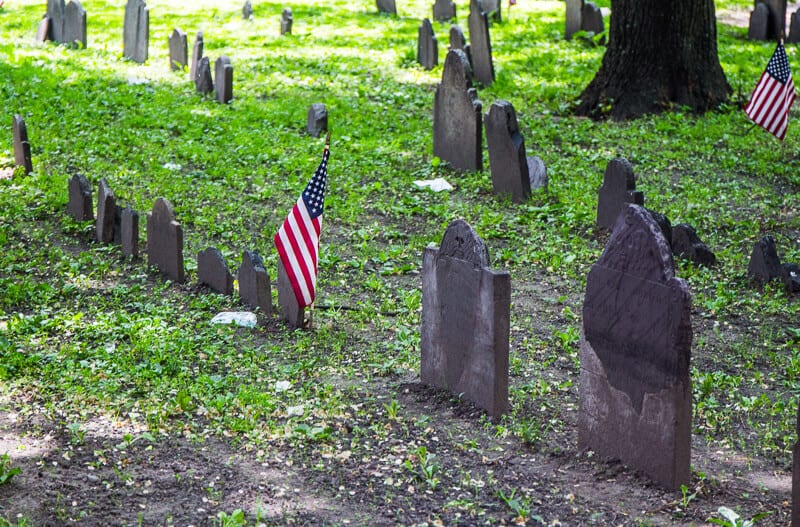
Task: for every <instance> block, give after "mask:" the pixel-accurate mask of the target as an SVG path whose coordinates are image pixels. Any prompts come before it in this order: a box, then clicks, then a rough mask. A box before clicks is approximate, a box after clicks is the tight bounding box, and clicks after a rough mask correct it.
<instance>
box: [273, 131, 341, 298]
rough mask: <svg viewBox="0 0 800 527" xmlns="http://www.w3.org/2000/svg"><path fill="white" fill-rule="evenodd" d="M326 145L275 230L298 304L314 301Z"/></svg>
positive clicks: (276, 242)
mask: <svg viewBox="0 0 800 527" xmlns="http://www.w3.org/2000/svg"><path fill="white" fill-rule="evenodd" d="M328 149H329V147H328V144H326V145H325V152H324V153H323V154H322V161H321V162H320V164H319V166H318V167H317V171H316V172H314V177H312V178H311V181H309V182H308V185H306V189H305V190H304V191H303V193H302V194H301V195H300V197H299V198H298V199H297V203H296V204H295V206H294V207H293V208H292V210H291V212H289V216H288V217H287V218H286V220H285V221H284V222H283V225H281V228H280V229H278V233H277V234H275V247H276V248H277V249H278V256H280V259H281V262H282V263H283V267H284V269H285V270H286V275H287V276H288V277H289V282H290V283H291V284H292V289H293V290H294V295H295V297H296V298H297V303H298V304H299V305H300V307H306V306H310V305H311V304H312V303H313V302H314V294H315V289H316V285H317V260H318V256H319V235H320V231H321V229H322V210H323V208H324V206H325V183H326V179H327V177H328V156H329V155H330V153H329V150H328Z"/></svg>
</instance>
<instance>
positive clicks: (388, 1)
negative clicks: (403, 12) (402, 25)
mask: <svg viewBox="0 0 800 527" xmlns="http://www.w3.org/2000/svg"><path fill="white" fill-rule="evenodd" d="M375 4H376V5H377V7H378V12H379V13H387V14H390V15H396V14H397V5H395V1H394V0H375Z"/></svg>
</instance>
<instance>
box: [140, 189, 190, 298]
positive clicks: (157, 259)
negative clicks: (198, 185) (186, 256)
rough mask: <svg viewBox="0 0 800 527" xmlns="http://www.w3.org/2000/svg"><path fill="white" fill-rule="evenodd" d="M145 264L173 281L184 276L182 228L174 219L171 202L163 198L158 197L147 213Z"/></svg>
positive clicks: (178, 280) (179, 281) (179, 280)
mask: <svg viewBox="0 0 800 527" xmlns="http://www.w3.org/2000/svg"><path fill="white" fill-rule="evenodd" d="M147 264H148V265H150V266H151V267H156V268H157V269H158V270H159V271H160V272H161V273H163V274H164V275H166V276H167V277H168V278H170V279H171V280H173V281H175V282H178V283H181V282H183V280H184V278H185V271H184V268H183V229H182V228H181V225H180V223H178V222H177V221H175V211H174V209H173V208H172V204H171V203H170V202H169V201H167V200H166V199H164V198H158V199H157V200H156V201H155V203H154V204H153V210H152V212H148V213H147Z"/></svg>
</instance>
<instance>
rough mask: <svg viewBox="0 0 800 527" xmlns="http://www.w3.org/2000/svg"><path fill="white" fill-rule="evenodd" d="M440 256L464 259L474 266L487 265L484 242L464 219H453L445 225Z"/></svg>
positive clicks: (487, 253)
mask: <svg viewBox="0 0 800 527" xmlns="http://www.w3.org/2000/svg"><path fill="white" fill-rule="evenodd" d="M442 256H447V257H450V258H457V259H459V260H465V261H467V262H470V263H471V264H473V265H474V266H475V267H489V249H488V248H487V247H486V243H484V241H483V240H481V237H480V236H478V233H476V232H475V230H474V229H473V228H472V227H471V226H470V224H469V223H467V222H466V221H464V220H454V221H452V222H450V225H448V226H447V230H445V231H444V236H442V244H441V245H440V246H439V257H442Z"/></svg>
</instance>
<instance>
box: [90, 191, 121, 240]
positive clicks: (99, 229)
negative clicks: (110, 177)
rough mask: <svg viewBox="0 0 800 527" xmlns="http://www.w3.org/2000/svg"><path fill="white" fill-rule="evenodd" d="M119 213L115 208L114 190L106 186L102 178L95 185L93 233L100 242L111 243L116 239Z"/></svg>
mask: <svg viewBox="0 0 800 527" xmlns="http://www.w3.org/2000/svg"><path fill="white" fill-rule="evenodd" d="M120 220H121V218H120V214H119V211H118V210H117V198H116V197H115V196H114V191H113V190H111V187H109V186H108V181H106V178H102V179H101V180H100V183H99V185H98V187H97V221H96V222H95V234H96V235H97V241H98V242H100V243H112V242H113V241H114V240H115V239H118V238H119V236H120V234H119V232H118V230H119V225H120Z"/></svg>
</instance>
